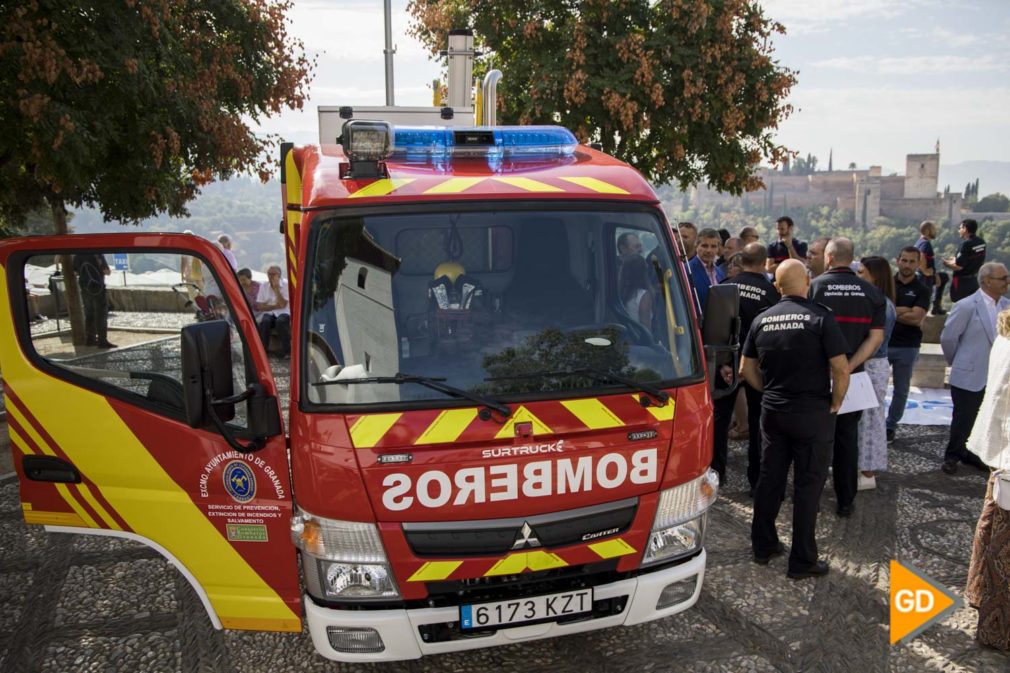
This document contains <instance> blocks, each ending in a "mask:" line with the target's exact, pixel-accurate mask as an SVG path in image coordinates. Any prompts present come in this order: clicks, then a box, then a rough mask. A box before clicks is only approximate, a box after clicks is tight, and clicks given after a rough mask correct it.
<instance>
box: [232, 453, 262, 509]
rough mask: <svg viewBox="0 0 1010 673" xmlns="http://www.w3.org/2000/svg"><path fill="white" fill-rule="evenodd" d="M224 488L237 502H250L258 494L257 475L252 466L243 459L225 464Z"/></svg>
mask: <svg viewBox="0 0 1010 673" xmlns="http://www.w3.org/2000/svg"><path fill="white" fill-rule="evenodd" d="M224 488H225V490H226V491H228V495H230V496H231V497H232V498H233V499H234V500H235V502H238V503H245V502H249V501H250V500H252V499H253V497H255V495H256V476H255V475H254V474H253V471H252V468H250V467H249V466H248V465H246V464H245V463H244V462H243V461H241V460H233V461H231V462H230V463H228V464H227V465H225V466H224Z"/></svg>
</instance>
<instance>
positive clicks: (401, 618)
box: [305, 550, 707, 662]
mask: <svg viewBox="0 0 1010 673" xmlns="http://www.w3.org/2000/svg"><path fill="white" fill-rule="evenodd" d="M706 558H707V556H706V553H705V551H704V550H703V551H702V552H701V554H699V555H698V556H696V557H694V558H693V559H691V560H689V561H686V562H684V563H680V564H678V565H674V566H670V567H668V568H663V569H660V570H656V571H654V572H650V573H644V574H642V575H639V576H638V577H632V578H630V579H625V580H620V581H618V582H613V583H611V584H603V585H599V586H596V587H594V588H593V598H594V600H596V601H599V600H603V599H608V598H618V597H621V596H626V597H627V602H626V606H625V608H624V610H623V611H621V612H620V613H619V614H614V615H608V616H605V617H599V618H589V619H585V620H582V621H577V622H568V623H564V624H558V623H555V622H548V623H541V624H533V625H529V626H517V627H512V628H507V629H498V630H497V631H494V632H492V633H490V634H487V635H483V636H474V637H471V638H464V639H459V640H449V641H445V642H437V643H427V642H424V640H423V639H422V637H421V632H420V631H419V628H420V627H422V626H424V625H428V624H432V625H434V624H445V623H447V622H455V621H457V620H458V619H459V608H458V607H455V606H453V607H444V608H418V609H413V610H406V609H398V610H334V609H332V608H325V607H320V606H318V605H316V604H315V603H314V602H313V601H312V600H311V599H310V598H308V597H305V614H306V618H307V621H308V626H309V634H310V635H311V636H312V643H313V645H315V647H316V651H317V652H319V654H321V655H322V656H324V657H326V658H327V659H334V660H336V661H349V662H355V661H398V660H402V659H418V658H420V657H422V656H427V655H429V654H442V653H444V652H458V651H461V650H473V649H477V648H481V647H495V646H498V645H506V644H508V643H514V642H521V641H527V640H540V639H541V638H554V637H556V636H565V635H569V634H572V633H581V632H584V631H595V630H597V629H604V628H608V627H611V626H621V625H624V626H631V625H633V624H641V623H643V622H649V621H652V620H654V619H660V618H662V617H667V616H669V615H673V614H676V613H678V612H681V611H683V610H686V609H687V608H689V607H691V606H692V605H694V604H695V603H696V602H697V601H698V595H699V594H700V593H701V584H702V581H703V580H704V577H705V562H706ZM689 582H693V583H694V590H693V591H691V593H690V597H689V598H686V599H685V600H682V601H680V602H676V603H673V604H672V605H669V606H667V607H664V608H663V609H661V610H657V609H656V604H657V603H658V601H659V598H660V594H662V593H663V589H665V588H666V587H668V586H670V585H672V584H678V583H689ZM682 588H686V589H689V586H686V585H682ZM685 593H686V591H685ZM327 627H343V628H359V629H360V628H369V629H375V631H377V632H378V634H379V636H380V637H381V638H382V644H383V646H384V649H383V650H382V651H381V652H375V653H367V654H363V653H349V652H339V651H337V650H335V649H333V647H332V646H331V645H330V641H329V637H328V635H327V631H326V629H327Z"/></svg>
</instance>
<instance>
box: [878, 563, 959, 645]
mask: <svg viewBox="0 0 1010 673" xmlns="http://www.w3.org/2000/svg"><path fill="white" fill-rule="evenodd" d="M962 605H963V601H962V600H961V598H960V597H959V596H957V595H956V594H953V593H951V592H950V591H948V590H947V588H946V587H944V586H942V585H941V584H940V583H939V582H937V581H936V580H934V579H932V578H931V577H929V576H927V575H926V574H925V573H923V572H922V571H920V570H919V569H918V568H915V567H913V566H910V565H909V566H906V565H902V564H900V563H898V562H897V561H891V644H892V645H894V644H895V643H897V642H898V641H903V642H908V641H909V640H911V639H912V638H915V637H916V636H917V635H919V634H920V633H922V632H923V631H925V630H926V628H928V627H929V626H931V625H932V624H934V623H936V622H938V621H940V620H942V619H943V618H944V617H946V616H947V615H949V614H950V613H951V612H953V611H954V610H957V609H958V608H960V607H961V606H962Z"/></svg>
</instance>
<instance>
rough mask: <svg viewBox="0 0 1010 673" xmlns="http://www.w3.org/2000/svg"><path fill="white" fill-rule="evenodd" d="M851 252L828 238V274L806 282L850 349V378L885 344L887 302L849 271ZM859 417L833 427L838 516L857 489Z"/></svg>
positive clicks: (848, 244)
mask: <svg viewBox="0 0 1010 673" xmlns="http://www.w3.org/2000/svg"><path fill="white" fill-rule="evenodd" d="M854 257H855V254H854V246H853V245H852V241H851V240H849V239H847V238H842V237H839V238H833V239H831V240H830V241H829V242H828V244H827V246H825V248H824V265H825V266H826V267H827V269H828V270H827V271H825V272H824V273H822V274H821V275H820V276H818V277H817V278H815V279H814V280H812V281H811V282H810V298H811V299H813V300H814V301H815V302H817V303H819V304H822V305H824V306H827V307H828V308H830V309H831V310H832V312H833V313H834V315H835V320H836V321H837V322H838V326H839V327H840V328H841V330H842V334H844V335H845V340H846V342H847V343H848V344H849V347H848V349H847V350H846V354H847V355H848V357H849V372H851V373H853V374H855V373H859V372H862V371H863V363H864V362H866V361H867V360H868V359H870V357H871V356H872V355H873V354H874V353H876V352H877V349H878V348H880V344H882V343H883V342H884V322H885V319H886V316H887V300H886V299H885V298H884V293H883V292H881V291H880V290H878V289H877V287H876V286H875V285H874V284H873V283H870V282H868V281H865V280H863V279H862V278H860V277H859V276H857V275H856V274H855V272H854V271H853V270H852V268H851V265H852V262H853V258H854ZM862 415H863V412H862V411H851V412H849V413H847V414H842V415H840V416H839V417H838V419H837V420H836V421H835V447H834V455H833V456H832V458H831V481H832V482H833V483H834V486H835V498H836V502H837V507H838V508H837V510H836V512H837V513H838V516H840V517H849V516H852V512H853V511H854V510H855V499H856V489H857V485H858V483H859V419H860V417H861V416H862Z"/></svg>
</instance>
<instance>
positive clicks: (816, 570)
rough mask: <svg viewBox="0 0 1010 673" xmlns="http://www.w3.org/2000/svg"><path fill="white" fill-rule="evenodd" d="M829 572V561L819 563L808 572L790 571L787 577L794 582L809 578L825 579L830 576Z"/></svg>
mask: <svg viewBox="0 0 1010 673" xmlns="http://www.w3.org/2000/svg"><path fill="white" fill-rule="evenodd" d="M828 570H829V568H828V562H827V561H818V562H817V563H815V564H814V565H813V566H812V567H810V568H807V569H806V570H790V571H789V572H787V573H786V577H788V578H789V579H793V580H805V579H807V578H808V577H823V576H824V575H827V574H828Z"/></svg>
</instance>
